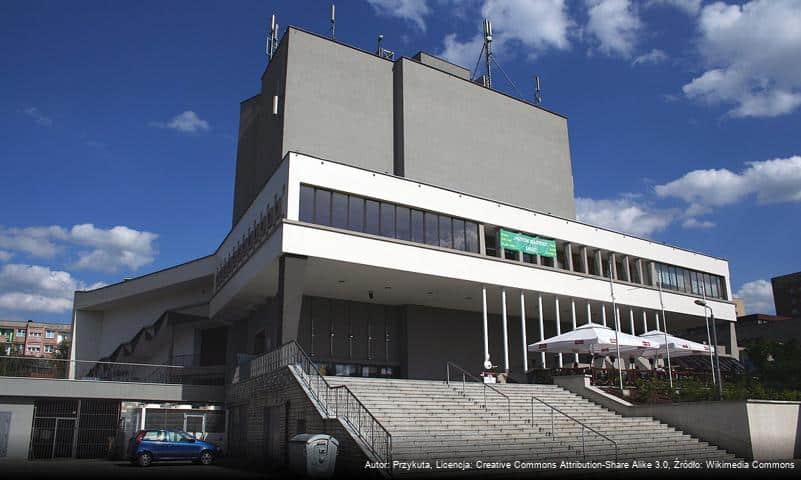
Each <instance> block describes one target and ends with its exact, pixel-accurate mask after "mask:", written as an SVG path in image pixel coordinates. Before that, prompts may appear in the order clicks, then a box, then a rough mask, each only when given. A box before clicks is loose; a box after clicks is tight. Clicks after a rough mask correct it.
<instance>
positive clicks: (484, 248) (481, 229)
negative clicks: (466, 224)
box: [478, 223, 487, 256]
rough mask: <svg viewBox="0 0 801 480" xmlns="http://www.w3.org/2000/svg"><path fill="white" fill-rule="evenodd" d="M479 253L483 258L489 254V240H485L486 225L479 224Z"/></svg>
mask: <svg viewBox="0 0 801 480" xmlns="http://www.w3.org/2000/svg"><path fill="white" fill-rule="evenodd" d="M478 253H480V254H481V255H482V256H485V255H486V254H487V240H486V238H484V225H483V224H481V223H479V224H478Z"/></svg>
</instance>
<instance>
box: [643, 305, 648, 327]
mask: <svg viewBox="0 0 801 480" xmlns="http://www.w3.org/2000/svg"><path fill="white" fill-rule="evenodd" d="M647 331H648V314H647V313H646V312H645V310H643V311H642V333H645V332H647Z"/></svg>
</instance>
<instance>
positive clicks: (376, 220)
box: [364, 200, 380, 235]
mask: <svg viewBox="0 0 801 480" xmlns="http://www.w3.org/2000/svg"><path fill="white" fill-rule="evenodd" d="M379 225H380V216H379V213H378V202H376V201H374V200H367V201H365V204H364V232H365V233H371V234H373V235H378V234H379V232H380V230H379Z"/></svg>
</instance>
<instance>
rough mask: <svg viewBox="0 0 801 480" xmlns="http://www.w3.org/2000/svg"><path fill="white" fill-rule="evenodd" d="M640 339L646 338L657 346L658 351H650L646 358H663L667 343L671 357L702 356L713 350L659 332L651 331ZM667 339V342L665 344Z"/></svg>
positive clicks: (707, 346) (706, 346)
mask: <svg viewBox="0 0 801 480" xmlns="http://www.w3.org/2000/svg"><path fill="white" fill-rule="evenodd" d="M640 337H642V338H645V339H647V340H649V341H651V342H653V343H654V344H656V346H657V349H656V350H650V351H648V352H646V353H644V355H643V356H645V357H655V356H660V357H661V356H662V355H663V354H664V353H665V343H667V346H668V349H669V351H670V356H671V357H686V356H689V355H702V354H708V353H709V352H710V351H711V350H710V348H709V345H704V344H703V343H698V342H693V341H691V340H687V339H685V338H680V337H676V336H673V335H670V334H666V333H665V332H660V331H658V330H651V331H650V332H646V333H643V334H642V335H640ZM665 337H667V342H665Z"/></svg>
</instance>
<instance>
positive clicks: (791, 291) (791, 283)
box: [770, 272, 801, 319]
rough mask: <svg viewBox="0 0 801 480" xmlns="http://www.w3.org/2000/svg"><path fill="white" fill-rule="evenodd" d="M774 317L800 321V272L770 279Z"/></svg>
mask: <svg viewBox="0 0 801 480" xmlns="http://www.w3.org/2000/svg"><path fill="white" fill-rule="evenodd" d="M770 283H771V285H772V287H773V303H774V304H775V305H776V315H779V316H786V317H793V318H795V319H801V272H796V273H789V274H787V275H781V276H778V277H773V278H771V279H770Z"/></svg>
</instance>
